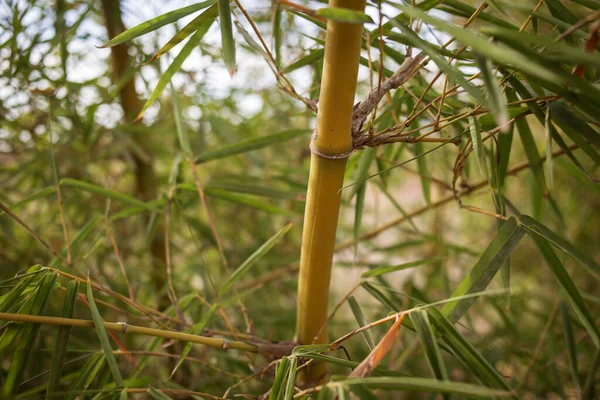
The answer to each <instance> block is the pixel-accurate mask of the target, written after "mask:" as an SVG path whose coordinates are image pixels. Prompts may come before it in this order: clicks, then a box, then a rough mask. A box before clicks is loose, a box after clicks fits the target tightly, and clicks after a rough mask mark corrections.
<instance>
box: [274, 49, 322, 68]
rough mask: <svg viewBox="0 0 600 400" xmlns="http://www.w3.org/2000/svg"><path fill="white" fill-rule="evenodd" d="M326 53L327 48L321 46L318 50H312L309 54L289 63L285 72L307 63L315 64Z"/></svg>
mask: <svg viewBox="0 0 600 400" xmlns="http://www.w3.org/2000/svg"><path fill="white" fill-rule="evenodd" d="M324 55H325V49H324V48H320V49H316V50H311V51H310V52H309V53H308V54H307V55H305V56H303V57H300V58H299V59H298V60H296V61H294V62H293V63H291V64H290V65H288V66H287V67H286V68H285V69H284V70H283V72H285V73H290V72H292V71H295V70H297V69H300V68H302V67H305V66H307V65H311V64H313V63H314V62H315V61H317V60H321V59H322V58H323V56H324Z"/></svg>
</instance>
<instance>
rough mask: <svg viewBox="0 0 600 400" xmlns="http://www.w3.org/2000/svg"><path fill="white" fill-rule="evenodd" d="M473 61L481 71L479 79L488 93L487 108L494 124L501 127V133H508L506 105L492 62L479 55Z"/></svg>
mask: <svg viewBox="0 0 600 400" xmlns="http://www.w3.org/2000/svg"><path fill="white" fill-rule="evenodd" d="M475 60H476V61H477V65H478V66H479V70H480V71H481V79H483V83H484V84H485V88H486V89H487V92H488V101H487V104H488V107H489V109H490V111H492V114H493V115H494V118H495V119H496V124H497V125H498V126H500V127H502V128H501V130H502V132H504V133H506V132H508V126H507V125H506V123H507V122H508V112H507V111H506V103H505V102H504V97H502V91H501V89H500V86H498V81H497V80H496V76H495V75H494V72H493V71H492V62H491V61H490V59H489V58H487V57H485V56H482V55H480V54H476V56H475Z"/></svg>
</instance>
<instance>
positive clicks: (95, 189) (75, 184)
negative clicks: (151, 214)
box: [60, 178, 155, 210]
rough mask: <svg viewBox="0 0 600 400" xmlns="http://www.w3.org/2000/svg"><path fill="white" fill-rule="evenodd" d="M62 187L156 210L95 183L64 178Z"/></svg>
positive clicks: (61, 182) (61, 183)
mask: <svg viewBox="0 0 600 400" xmlns="http://www.w3.org/2000/svg"><path fill="white" fill-rule="evenodd" d="M60 185H61V186H67V187H72V188H75V189H79V190H83V191H84V192H89V193H93V194H95V195H98V196H100V197H103V198H105V199H112V200H116V201H119V202H121V203H125V204H129V205H131V206H138V207H143V208H144V209H146V210H154V209H155V208H153V207H152V206H151V205H149V204H148V203H144V202H143V201H140V200H138V199H135V198H133V197H131V196H129V195H126V194H123V193H119V192H116V191H114V190H109V189H105V188H103V187H102V186H98V185H94V184H93V183H88V182H84V181H79V180H76V179H71V178H62V179H61V180H60Z"/></svg>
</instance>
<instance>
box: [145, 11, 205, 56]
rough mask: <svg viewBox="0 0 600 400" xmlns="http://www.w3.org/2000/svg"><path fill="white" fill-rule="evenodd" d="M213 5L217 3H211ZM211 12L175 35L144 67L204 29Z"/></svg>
mask: <svg viewBox="0 0 600 400" xmlns="http://www.w3.org/2000/svg"><path fill="white" fill-rule="evenodd" d="M211 3H212V4H213V5H214V3H215V1H214V0H213V1H212V2H211ZM213 7H214V6H213ZM209 11H210V10H207V11H205V12H204V13H202V14H200V15H198V16H197V17H196V18H194V19H193V20H192V21H190V22H189V23H188V24H187V25H186V26H184V27H183V28H182V29H181V30H180V31H179V32H177V33H176V34H175V36H173V37H172V38H171V39H170V40H169V41H168V42H167V43H166V44H165V45H164V46H163V47H161V48H160V50H159V51H158V52H157V53H156V54H155V55H154V56H153V57H152V58H151V59H150V60H148V61H146V62H145V63H144V65H148V64H151V63H153V62H154V61H156V60H158V59H159V58H160V57H162V56H163V55H164V54H165V53H167V52H169V50H171V49H172V48H173V47H175V46H177V45H178V44H179V43H181V42H183V41H184V40H185V39H186V38H187V37H188V36H190V35H191V34H192V33H194V32H196V31H198V30H199V29H202V27H203V26H204V25H205V24H206V18H207V17H206V15H205V14H207V13H209Z"/></svg>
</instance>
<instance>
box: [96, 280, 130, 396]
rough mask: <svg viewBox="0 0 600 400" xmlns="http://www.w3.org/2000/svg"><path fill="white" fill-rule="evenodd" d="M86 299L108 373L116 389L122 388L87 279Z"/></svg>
mask: <svg viewBox="0 0 600 400" xmlns="http://www.w3.org/2000/svg"><path fill="white" fill-rule="evenodd" d="M87 297H88V302H89V303H90V312H91V314H92V319H93V320H94V326H95V327H96V335H97V336H98V339H99V340H100V344H101V346H102V352H103V353H104V357H105V358H106V362H107V363H108V366H109V368H110V372H111V373H112V376H113V378H114V380H115V383H116V384H117V387H123V378H122V377H121V371H119V366H118V365H117V360H116V359H115V355H114V354H113V349H112V347H111V345H110V340H109V339H108V335H107V334H106V329H105V328H104V325H103V323H102V317H101V316H100V312H99V311H98V307H97V306H96V302H95V300H94V292H93V290H92V283H91V281H90V279H89V278H88V281H87Z"/></svg>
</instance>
